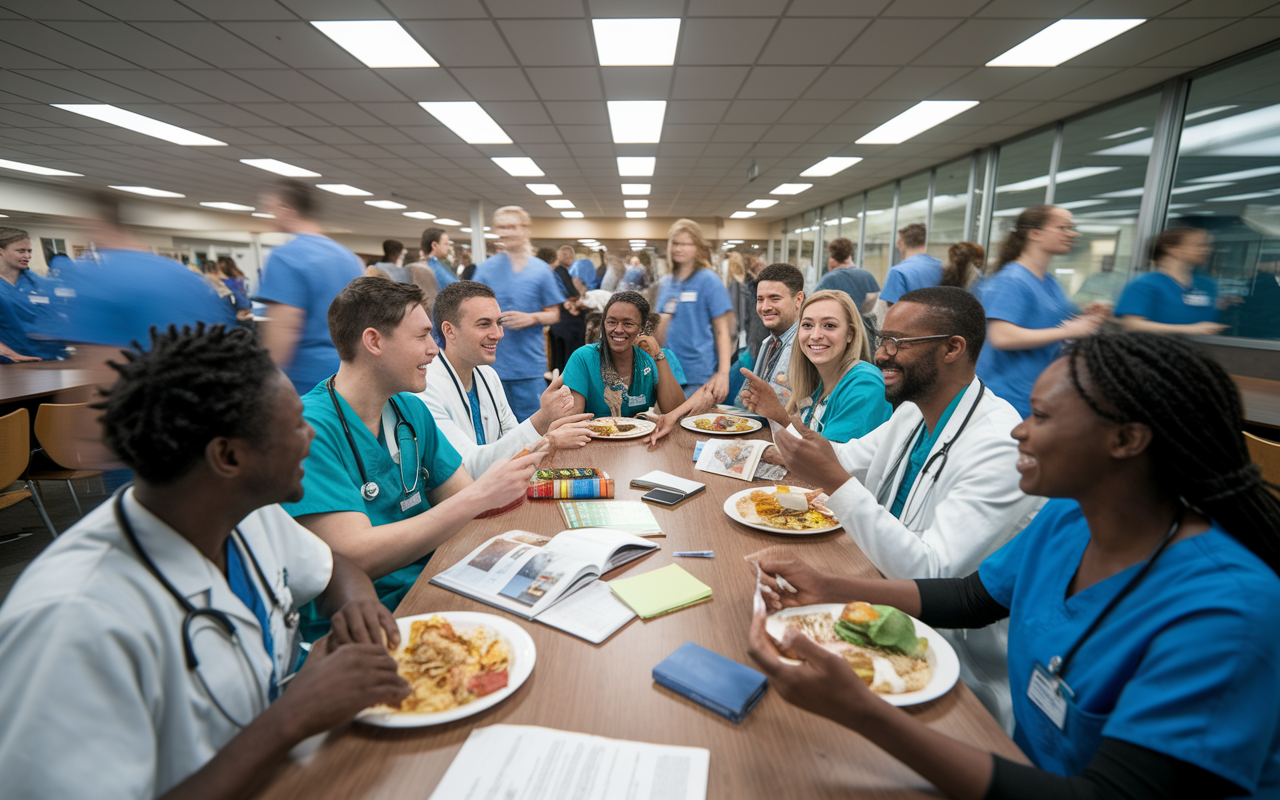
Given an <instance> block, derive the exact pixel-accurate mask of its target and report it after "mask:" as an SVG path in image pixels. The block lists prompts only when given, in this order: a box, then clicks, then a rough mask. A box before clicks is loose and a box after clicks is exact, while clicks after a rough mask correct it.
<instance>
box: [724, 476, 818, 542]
mask: <svg viewBox="0 0 1280 800" xmlns="http://www.w3.org/2000/svg"><path fill="white" fill-rule="evenodd" d="M789 488H790V489H791V491H792V492H796V493H799V494H806V493H808V492H812V491H813V490H812V489H806V488H804V487H803V486H791V487H789ZM756 489H760V490H761V491H765V492H768V491H769V487H767V486H753V487H751V488H750V489H743V490H742V491H740V492H738V493H736V494H732V495H730V496H729V498H728V499H727V500H725V501H724V513H726V514H728V515H729V519H731V520H733V521H734V522H738V523H741V524H743V525H746V526H747V527H748V528H755V529H756V530H758V531H765V532H766V533H777V534H781V535H782V536H812V535H813V534H815V533H830V532H831V531H838V530H840V527H841V526H840V520H836V521H835V522H834V523H832V524H831V525H828V526H827V527H825V528H814V529H813V530H808V531H789V530H787V529H786V528H775V527H773V526H772V525H765V524H763V523H760V522H748V521H746V520H745V519H743V518H742V515H741V514H739V513H738V498H740V497H746V496H747V495H749V494H751V493H752V492H754V491H755V490H756ZM773 491H774V492H776V491H778V489H777V487H776V486H775V487H774V488H773Z"/></svg>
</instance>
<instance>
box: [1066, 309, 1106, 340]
mask: <svg viewBox="0 0 1280 800" xmlns="http://www.w3.org/2000/svg"><path fill="white" fill-rule="evenodd" d="M1103 319H1104V318H1103V317H1100V316H1098V315H1097V314H1081V315H1080V316H1078V317H1072V318H1071V319H1068V320H1065V321H1063V323H1062V324H1061V325H1059V326H1058V327H1059V328H1061V329H1062V332H1063V333H1064V334H1065V338H1067V339H1083V338H1084V337H1086V336H1088V335H1089V334H1091V333H1093V332H1094V331H1096V330H1097V329H1098V326H1099V325H1101V324H1102V322H1103Z"/></svg>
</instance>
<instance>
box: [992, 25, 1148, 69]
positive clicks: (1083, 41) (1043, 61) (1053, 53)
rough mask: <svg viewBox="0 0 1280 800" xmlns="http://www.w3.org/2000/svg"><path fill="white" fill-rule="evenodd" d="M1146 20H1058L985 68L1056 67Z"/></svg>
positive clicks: (996, 58) (999, 56)
mask: <svg viewBox="0 0 1280 800" xmlns="http://www.w3.org/2000/svg"><path fill="white" fill-rule="evenodd" d="M1144 22H1146V20H1145V19H1060V20H1058V21H1057V22H1055V23H1053V24H1052V25H1050V26H1049V27H1047V28H1045V29H1044V30H1042V31H1040V32H1039V33H1037V34H1036V35H1035V36H1032V37H1031V38H1030V39H1027V40H1026V41H1024V42H1023V43H1022V44H1019V45H1016V46H1014V47H1013V48H1011V49H1009V50H1006V51H1005V52H1004V53H1002V54H1000V55H998V56H996V57H995V58H993V59H991V60H990V61H988V62H987V66H988V67H1056V66H1058V65H1059V64H1061V63H1062V62H1064V61H1070V60H1071V59H1073V58H1075V57H1076V56H1078V55H1080V54H1081V53H1083V52H1085V51H1088V50H1092V49H1093V48H1095V47H1097V46H1098V45H1100V44H1102V43H1103V42H1105V41H1107V40H1109V39H1114V38H1115V37H1117V36H1119V35H1120V34H1122V33H1124V32H1125V31H1127V30H1129V29H1131V28H1136V27H1137V26H1139V25H1141V24H1142V23H1144Z"/></svg>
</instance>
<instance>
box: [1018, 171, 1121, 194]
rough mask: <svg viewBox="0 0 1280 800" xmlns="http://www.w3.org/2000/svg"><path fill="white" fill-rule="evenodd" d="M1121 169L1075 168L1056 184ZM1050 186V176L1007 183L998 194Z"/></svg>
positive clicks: (1058, 179) (1063, 174) (1064, 173)
mask: <svg viewBox="0 0 1280 800" xmlns="http://www.w3.org/2000/svg"><path fill="white" fill-rule="evenodd" d="M1119 169H1120V167H1075V168H1074V169H1064V170H1062V171H1061V172H1059V173H1058V174H1057V175H1056V176H1055V183H1070V182H1071V181H1078V180H1081V179H1083V178H1092V177H1093V176H1095V175H1105V174H1106V173H1108V172H1115V171H1117V170H1119ZM1048 185H1049V176H1048V175H1041V176H1040V177H1038V178H1027V179H1026V180H1025V181H1017V182H1015V183H1007V184H1005V185H1004V186H997V187H996V191H997V192H1026V191H1030V190H1031V189H1043V188H1044V187H1046V186H1048Z"/></svg>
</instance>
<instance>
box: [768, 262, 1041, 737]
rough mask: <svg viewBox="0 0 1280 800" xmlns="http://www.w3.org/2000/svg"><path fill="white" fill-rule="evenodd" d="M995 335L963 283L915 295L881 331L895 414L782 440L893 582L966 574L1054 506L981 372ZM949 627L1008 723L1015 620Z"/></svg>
mask: <svg viewBox="0 0 1280 800" xmlns="http://www.w3.org/2000/svg"><path fill="white" fill-rule="evenodd" d="M985 333H986V317H985V313H984V311H983V308H982V304H981V303H979V302H978V301H977V299H975V298H974V296H973V295H972V294H970V293H969V292H967V291H965V290H964V289H959V288H956V287H949V286H934V287H929V288H925V289H916V290H914V291H911V292H907V293H906V294H904V295H902V297H900V298H899V299H898V302H896V303H894V304H893V306H891V307H890V308H889V310H888V312H887V313H886V315H885V320H884V329H883V330H882V331H881V332H880V334H879V335H878V336H877V337H876V350H875V356H874V358H875V364H876V366H877V367H879V368H880V370H881V372H882V373H883V375H884V385H885V398H886V399H887V400H888V401H889V402H890V403H892V404H893V405H894V406H895V407H896V408H895V410H894V412H893V416H892V417H890V419H889V421H888V422H886V423H885V424H883V425H881V426H880V427H879V428H876V429H875V430H874V431H872V432H871V433H868V434H867V435H865V436H862V437H861V438H858V439H852V440H850V441H849V442H846V443H843V444H840V443H832V442H829V441H827V440H826V439H824V438H823V437H821V436H820V435H818V434H816V433H814V432H813V431H812V430H810V429H809V428H808V426H806V425H803V424H802V423H801V422H800V420H799V419H798V417H796V418H793V421H794V425H795V429H796V430H798V431H799V433H800V437H799V438H797V437H796V436H792V435H784V434H782V433H781V432H780V433H779V434H778V435H776V436H775V437H774V439H775V442H776V444H777V450H778V451H779V455H780V456H781V460H782V462H783V463H784V464H785V466H786V467H787V470H788V472H789V473H790V476H791V477H793V478H796V479H798V480H799V481H800V482H802V483H807V484H808V485H812V486H818V487H821V488H822V490H823V491H825V492H826V493H827V494H828V495H830V500H829V501H828V502H827V505H828V507H829V508H830V509H831V510H832V511H833V512H835V515H836V517H837V519H839V520H840V521H841V522H842V523H843V524H844V529H845V530H846V531H848V533H849V535H850V536H851V537H852V538H853V540H854V542H855V543H856V544H857V545H858V547H859V548H861V549H862V551H863V553H865V554H866V555H867V557H868V558H869V559H871V562H872V563H873V564H875V565H876V567H877V568H878V569H879V570H880V571H881V572H883V573H884V575H885V576H886V577H888V578H912V579H921V578H961V577H965V576H967V575H969V574H970V573H972V572H973V571H974V570H976V569H977V568H978V565H979V564H980V563H981V562H982V560H983V559H984V558H986V557H987V556H988V555H990V554H991V553H993V552H995V551H996V550H998V549H999V548H1000V546H1001V545H1003V544H1004V543H1005V542H1007V541H1009V540H1010V539H1012V538H1013V537H1014V535H1015V534H1017V533H1018V531H1020V530H1022V528H1024V527H1025V526H1026V525H1027V523H1029V522H1030V521H1031V518H1032V517H1034V516H1035V513H1036V512H1037V511H1038V510H1039V507H1040V505H1041V504H1042V503H1043V500H1042V499H1041V498H1035V497H1028V496H1027V495H1025V494H1023V493H1022V491H1021V490H1020V489H1019V488H1018V480H1019V477H1020V476H1019V474H1018V471H1017V468H1016V465H1017V461H1018V450H1017V443H1016V442H1015V441H1014V440H1013V438H1012V437H1011V436H1010V432H1011V431H1012V430H1013V428H1014V426H1015V425H1017V424H1018V422H1019V417H1018V414H1017V412H1016V411H1014V409H1013V407H1012V406H1010V405H1009V404H1008V403H1007V402H1005V401H1004V400H1002V399H1001V398H999V397H997V396H996V394H995V393H994V392H992V391H991V389H990V388H988V387H986V386H984V385H983V383H982V381H980V380H978V379H977V377H976V375H975V374H974V364H975V362H976V361H977V359H978V354H979V353H980V352H981V350H982V346H983V340H984V336H985ZM751 380H753V381H754V380H757V379H754V378H751ZM765 399H766V400H767V397H766V398H765ZM944 635H945V636H947V637H948V639H949V640H950V641H951V643H952V645H954V646H955V648H956V652H957V653H958V654H959V656H960V664H961V677H963V678H964V680H965V682H966V683H967V684H968V685H969V686H970V688H972V689H973V691H974V693H975V694H976V695H978V697H979V699H981V700H982V701H983V703H984V704H985V705H986V706H987V708H988V709H989V710H990V711H991V712H992V714H993V715H995V717H996V718H997V719H998V720H1000V721H1001V723H1002V724H1003V725H1004V726H1005V728H1006V730H1008V729H1009V728H1010V727H1011V725H1012V721H1013V711H1012V704H1011V699H1010V695H1009V682H1008V673H1007V671H1006V665H1005V652H1006V649H1007V647H1006V642H1007V635H1008V629H1007V627H1005V625H1004V623H1000V624H997V625H992V626H989V627H987V628H983V629H982V630H977V631H968V632H967V636H965V635H960V634H950V633H947V632H944Z"/></svg>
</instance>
